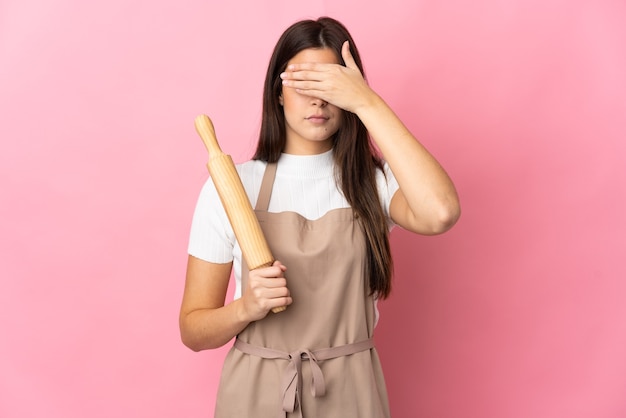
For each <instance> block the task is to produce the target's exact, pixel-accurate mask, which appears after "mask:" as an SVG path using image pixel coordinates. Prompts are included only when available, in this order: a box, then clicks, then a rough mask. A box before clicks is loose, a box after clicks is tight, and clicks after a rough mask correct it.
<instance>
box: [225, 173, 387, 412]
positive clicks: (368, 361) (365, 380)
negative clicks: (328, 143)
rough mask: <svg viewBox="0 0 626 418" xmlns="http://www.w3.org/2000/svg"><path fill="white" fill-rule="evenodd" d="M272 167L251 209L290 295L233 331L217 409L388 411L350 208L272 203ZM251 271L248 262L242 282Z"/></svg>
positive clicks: (361, 244) (360, 240)
mask: <svg viewBox="0 0 626 418" xmlns="http://www.w3.org/2000/svg"><path fill="white" fill-rule="evenodd" d="M275 174H276V164H268V166H267V168H266V170H265V175H264V177H263V182H262V184H261V190H260V192H259V198H258V201H257V205H256V208H255V210H256V215H257V217H258V219H259V222H260V224H261V228H262V229H263V232H264V234H265V236H266V238H267V241H268V243H269V246H270V248H271V250H272V254H273V255H274V257H275V258H276V259H277V260H280V261H281V262H282V263H283V264H284V265H285V266H287V271H286V273H285V277H286V279H287V287H289V290H290V292H291V295H292V297H293V304H291V305H290V306H289V307H288V308H287V310H286V311H284V312H281V313H278V314H273V313H269V314H268V316H267V317H265V318H264V319H262V320H260V321H256V322H252V323H250V324H249V325H248V326H247V327H246V329H244V330H243V331H242V332H241V333H240V334H239V335H238V336H237V339H236V342H235V345H234V347H233V348H232V349H231V350H230V351H229V353H228V355H227V357H226V360H225V362H224V368H223V371H222V377H221V381H220V387H219V390H218V395H217V404H216V409H215V417H217V418H266V417H267V418H278V417H282V418H284V417H290V418H291V417H303V418H317V417H320V418H333V417H341V418H348V417H355V418H356V417H358V418H382V417H389V415H390V414H389V407H388V400H387V392H386V389H385V382H384V378H383V373H382V368H381V365H380V361H379V358H378V355H377V353H376V350H375V348H374V347H373V341H372V336H373V331H374V319H375V306H374V300H373V298H372V296H370V295H369V284H368V282H367V279H366V278H365V277H364V274H363V268H364V257H365V238H364V234H363V232H362V231H361V228H360V225H359V223H358V222H357V221H356V219H355V216H354V214H353V211H352V209H335V210H331V211H329V212H328V213H326V214H325V215H324V216H322V217H321V218H320V219H317V220H314V221H310V220H307V219H305V218H303V217H302V216H300V215H299V214H297V213H295V212H281V213H270V212H268V211H267V208H268V206H269V200H270V195H271V192H272V186H273V183H274V177H275ZM247 279H248V269H247V267H246V266H245V263H244V265H243V266H242V287H243V288H245V286H246V282H247Z"/></svg>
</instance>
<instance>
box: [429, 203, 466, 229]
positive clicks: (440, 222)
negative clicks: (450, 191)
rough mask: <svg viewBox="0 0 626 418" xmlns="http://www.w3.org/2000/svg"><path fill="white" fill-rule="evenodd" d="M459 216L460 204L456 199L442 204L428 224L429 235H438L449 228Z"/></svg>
mask: <svg viewBox="0 0 626 418" xmlns="http://www.w3.org/2000/svg"><path fill="white" fill-rule="evenodd" d="M460 217H461V206H460V205H459V202H458V200H457V201H455V202H452V203H450V204H447V205H442V206H441V207H440V209H439V211H438V212H437V216H435V217H434V221H433V222H432V224H431V226H430V234H429V235H439V234H443V233H444V232H447V231H448V230H450V229H451V228H452V227H453V226H454V225H455V224H456V223H457V221H458V220H459V218H460Z"/></svg>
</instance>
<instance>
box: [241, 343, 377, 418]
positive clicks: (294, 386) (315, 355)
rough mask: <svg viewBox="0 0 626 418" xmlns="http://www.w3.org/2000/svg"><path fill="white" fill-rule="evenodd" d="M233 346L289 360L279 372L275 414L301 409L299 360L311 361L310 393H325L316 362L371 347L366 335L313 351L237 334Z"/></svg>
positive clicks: (300, 370)
mask: <svg viewBox="0 0 626 418" xmlns="http://www.w3.org/2000/svg"><path fill="white" fill-rule="evenodd" d="M234 347H235V348H236V349H238V350H239V351H241V352H243V353H246V354H251V355H253V356H257V357H261V358H264V359H270V360H277V359H282V360H288V361H289V365H288V366H287V368H286V369H285V371H284V373H283V379H282V383H281V395H282V398H283V405H282V410H281V411H280V413H279V414H280V415H279V416H281V417H284V416H285V413H286V412H293V411H294V410H296V408H297V409H300V410H301V405H300V403H301V400H300V394H301V393H302V360H309V362H310V365H311V395H313V397H314V398H315V397H319V396H324V395H325V394H326V383H325V382H324V375H323V373H322V369H321V368H320V366H319V364H318V362H319V361H324V360H330V359H333V358H337V357H343V356H349V355H351V354H355V353H359V352H361V351H365V350H369V349H371V348H374V340H373V339H372V338H369V339H367V340H363V341H359V342H356V343H351V344H345V345H339V346H336V347H329V348H322V349H320V350H315V351H310V350H308V349H301V350H296V351H294V352H292V353H286V352H284V351H279V350H274V349H271V348H266V347H260V346H256V345H252V344H248V343H246V342H243V341H241V340H240V339H239V338H237V339H236V340H235V344H234Z"/></svg>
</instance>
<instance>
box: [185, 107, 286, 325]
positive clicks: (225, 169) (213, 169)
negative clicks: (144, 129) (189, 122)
mask: <svg viewBox="0 0 626 418" xmlns="http://www.w3.org/2000/svg"><path fill="white" fill-rule="evenodd" d="M195 126H196V131H198V134H199V135H200V138H202V142H204V146H205V147H206V149H207V151H209V162H208V163H207V167H208V169H209V173H210V174H211V178H212V179H213V183H214V184H215V188H216V189H217V194H218V195H219V196H220V200H221V201H222V205H223V206H224V210H225V211H226V215H227V216H228V220H229V221H230V224H231V226H232V228H233V231H234V232H235V237H236V238H237V241H238V242H239V246H241V252H242V254H243V257H244V259H245V260H246V263H247V264H248V268H249V269H250V270H254V269H256V268H260V267H269V266H271V265H272V264H273V263H274V257H273V256H272V252H271V251H270V248H269V246H268V245H267V241H266V240H265V236H264V235H263V231H262V230H261V225H259V220H258V219H257V217H256V215H255V214H254V210H253V209H252V205H251V204H250V200H248V195H247V194H246V192H245V190H244V188H243V184H242V183H241V178H239V174H238V173H237V169H235V164H234V163H233V160H232V158H231V157H230V155H226V154H224V153H223V152H222V149H221V148H220V146H219V144H218V142H217V138H216V136H215V129H214V128H213V123H212V122H211V119H209V117H208V116H206V115H199V116H198V117H196V120H195ZM285 309H286V307H285V306H281V307H278V308H273V309H272V312H274V313H278V312H282V311H284V310H285Z"/></svg>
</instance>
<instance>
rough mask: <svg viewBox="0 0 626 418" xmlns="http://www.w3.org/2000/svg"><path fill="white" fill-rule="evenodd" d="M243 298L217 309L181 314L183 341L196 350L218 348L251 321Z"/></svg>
mask: <svg viewBox="0 0 626 418" xmlns="http://www.w3.org/2000/svg"><path fill="white" fill-rule="evenodd" d="M241 309H242V307H241V300H240V299H237V300H235V301H233V302H231V303H229V304H227V305H226V306H222V307H220V308H215V309H197V310H194V311H190V312H187V313H183V314H181V316H180V331H181V338H182V341H183V343H184V344H185V345H186V346H187V347H189V348H190V349H192V350H194V351H201V350H208V349H212V348H218V347H221V346H223V345H224V344H226V343H227V342H229V341H230V340H231V339H232V338H234V337H235V336H236V335H237V334H239V333H240V332H241V331H242V330H243V329H244V328H245V327H246V326H247V325H248V324H249V323H250V321H247V320H246V319H244V315H243V314H242V311H241Z"/></svg>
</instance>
